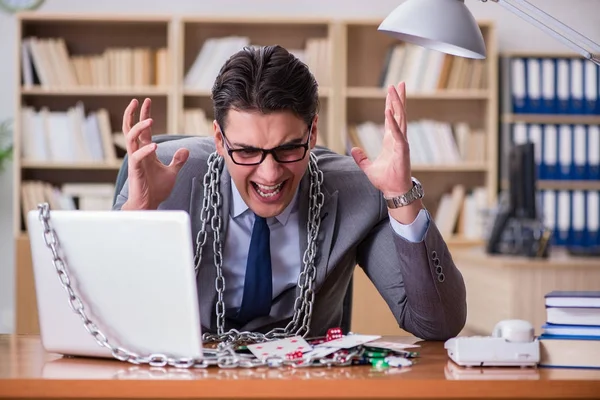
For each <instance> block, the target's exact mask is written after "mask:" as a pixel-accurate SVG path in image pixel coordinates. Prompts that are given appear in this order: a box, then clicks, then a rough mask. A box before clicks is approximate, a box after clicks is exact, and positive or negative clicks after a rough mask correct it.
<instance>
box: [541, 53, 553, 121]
mask: <svg viewBox="0 0 600 400" xmlns="http://www.w3.org/2000/svg"><path fill="white" fill-rule="evenodd" d="M541 64H542V67H541V68H542V108H541V110H540V113H541V114H554V113H556V108H557V107H556V103H557V101H556V60H555V59H554V58H549V57H545V58H542V60H541Z"/></svg>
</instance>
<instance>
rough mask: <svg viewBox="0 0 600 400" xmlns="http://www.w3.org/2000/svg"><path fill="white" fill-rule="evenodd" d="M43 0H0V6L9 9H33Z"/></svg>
mask: <svg viewBox="0 0 600 400" xmlns="http://www.w3.org/2000/svg"><path fill="white" fill-rule="evenodd" d="M43 2H44V0H0V7H1V8H3V9H5V10H7V11H9V12H17V11H25V10H35V9H36V8H38V7H39V6H40V5H42V3H43Z"/></svg>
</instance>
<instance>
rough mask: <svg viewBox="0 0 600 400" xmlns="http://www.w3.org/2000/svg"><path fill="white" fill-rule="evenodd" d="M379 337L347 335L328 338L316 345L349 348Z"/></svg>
mask: <svg viewBox="0 0 600 400" xmlns="http://www.w3.org/2000/svg"><path fill="white" fill-rule="evenodd" d="M379 338H381V336H378V335H347V336H344V337H341V338H339V339H335V340H330V341H329V342H324V343H321V344H318V345H317V347H336V348H338V349H351V348H352V347H356V346H360V345H361V344H365V343H368V342H370V341H373V340H377V339H379Z"/></svg>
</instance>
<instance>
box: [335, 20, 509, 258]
mask: <svg viewBox="0 0 600 400" xmlns="http://www.w3.org/2000/svg"><path fill="white" fill-rule="evenodd" d="M379 23H380V21H379V20H370V19H367V20H362V19H361V20H348V21H343V22H342V24H341V27H340V30H341V33H340V35H339V36H340V47H341V48H342V49H343V50H342V54H341V55H340V59H339V60H338V61H340V65H339V69H338V71H339V75H340V76H341V78H340V80H341V83H340V84H341V86H340V89H341V96H340V97H341V100H340V102H341V106H340V110H339V112H340V115H341V120H342V121H343V124H344V126H343V127H342V130H343V131H344V132H345V135H344V136H345V143H344V144H343V145H344V148H345V151H348V150H349V148H351V147H352V146H356V145H358V146H360V147H362V148H363V149H365V151H366V152H367V154H368V155H369V157H375V156H376V155H377V154H378V153H379V150H380V146H381V144H380V142H379V145H378V146H379V147H378V146H377V145H375V146H373V144H375V143H376V141H377V139H379V140H380V138H381V136H382V132H383V128H382V124H383V119H384V118H383V110H384V105H385V97H386V87H387V85H389V84H390V83H392V84H393V83H397V82H399V81H401V80H404V81H406V82H407V84H406V85H407V86H406V87H407V105H406V106H407V117H408V136H409V143H410V146H411V161H412V169H413V174H414V175H415V176H416V177H417V179H419V180H421V182H422V183H423V185H424V187H425V192H426V196H425V199H424V202H425V205H426V207H427V208H428V209H429V210H430V212H431V213H432V215H436V213H437V212H438V209H439V210H440V214H446V215H453V216H452V217H449V219H448V218H441V217H440V219H437V218H436V221H438V222H439V225H440V228H444V230H443V233H444V237H445V239H446V240H447V242H448V243H449V244H451V245H460V246H462V245H469V244H477V243H480V242H481V240H482V235H481V233H479V234H477V233H474V232H469V233H463V232H461V227H460V224H457V222H458V220H459V219H461V218H462V216H461V214H466V212H463V209H466V208H468V206H467V204H472V203H467V202H463V201H462V200H461V199H459V198H458V197H461V196H462V198H464V197H465V196H468V195H469V194H470V193H469V192H470V191H471V190H472V189H474V188H479V189H478V192H479V193H482V192H483V194H484V196H478V198H479V199H483V200H481V201H483V203H481V202H480V203H478V204H480V205H479V207H480V208H487V207H488V206H489V205H492V204H493V203H494V201H495V198H496V186H497V157H496V145H497V125H498V122H497V97H498V92H497V82H496V76H497V65H496V62H497V52H496V38H495V30H494V27H493V25H492V24H491V23H489V22H480V27H481V29H482V33H483V35H484V38H485V41H486V46H487V50H488V58H487V59H486V60H485V61H473V60H468V61H467V60H466V59H461V58H458V57H453V56H447V55H443V54H442V53H438V52H433V51H427V50H425V49H423V48H419V47H416V46H412V45H408V44H404V43H401V42H399V41H397V40H396V39H394V38H391V37H389V36H387V35H383V34H382V33H380V32H378V31H377V27H378V25H379ZM458 124H461V125H462V128H463V132H461V134H464V136H461V137H462V138H463V139H462V143H461V144H459V143H458V142H459V140H458V138H459V135H458V134H459V132H458V130H459V129H458ZM464 128H466V129H464ZM441 132H443V133H441ZM434 138H436V139H434ZM439 139H441V140H439ZM445 139H448V140H449V142H448V141H445ZM442 143H443V144H442ZM469 143H471V144H472V146H471V148H470V149H469V148H468V147H469ZM457 144H459V145H458V146H457ZM451 146H457V149H458V150H459V151H460V153H459V154H458V156H457V157H453V158H449V157H445V155H446V154H449V153H450V147H451ZM461 146H462V147H461ZM455 155H456V154H455ZM458 184H460V185H461V186H462V191H461V193H463V195H461V196H458V197H457V198H456V199H455V200H454V201H452V202H450V201H448V200H445V201H443V202H442V201H441V200H442V198H443V197H444V198H446V199H448V198H449V197H451V196H452V195H451V193H452V191H453V189H454V187H455V186H456V185H458ZM454 202H458V204H455V205H454V206H452V207H450V208H453V211H451V212H450V211H449V210H448V209H447V208H446V206H447V205H450V204H451V203H454ZM442 204H445V205H444V206H442ZM455 225H458V226H457V227H455Z"/></svg>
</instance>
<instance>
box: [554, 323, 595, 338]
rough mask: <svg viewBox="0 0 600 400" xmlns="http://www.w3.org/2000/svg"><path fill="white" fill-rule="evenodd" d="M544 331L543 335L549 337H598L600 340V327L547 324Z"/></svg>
mask: <svg viewBox="0 0 600 400" xmlns="http://www.w3.org/2000/svg"><path fill="white" fill-rule="evenodd" d="M542 329H543V334H544V335H548V336H587V337H591V336H594V337H596V336H597V337H598V340H600V326H593V325H555V324H545V325H542Z"/></svg>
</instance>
